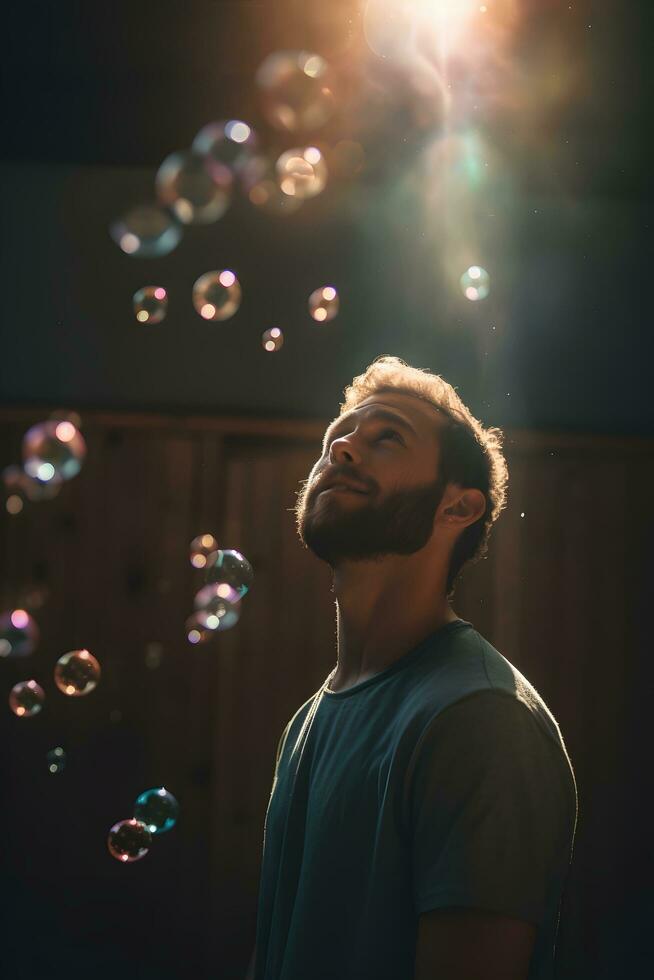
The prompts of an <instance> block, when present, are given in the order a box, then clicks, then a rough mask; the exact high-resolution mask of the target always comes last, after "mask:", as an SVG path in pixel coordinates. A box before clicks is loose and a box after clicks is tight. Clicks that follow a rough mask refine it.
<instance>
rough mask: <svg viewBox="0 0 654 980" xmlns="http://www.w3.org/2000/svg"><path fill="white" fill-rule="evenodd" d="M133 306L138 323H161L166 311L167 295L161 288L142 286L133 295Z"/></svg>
mask: <svg viewBox="0 0 654 980" xmlns="http://www.w3.org/2000/svg"><path fill="white" fill-rule="evenodd" d="M133 304H134V316H135V317H136V319H137V320H138V322H139V323H150V324H155V323H161V321H162V320H163V319H164V318H165V316H166V311H167V310H168V293H167V292H166V290H165V289H164V287H163V286H142V287H141V289H137V290H136V292H135V293H134V298H133Z"/></svg>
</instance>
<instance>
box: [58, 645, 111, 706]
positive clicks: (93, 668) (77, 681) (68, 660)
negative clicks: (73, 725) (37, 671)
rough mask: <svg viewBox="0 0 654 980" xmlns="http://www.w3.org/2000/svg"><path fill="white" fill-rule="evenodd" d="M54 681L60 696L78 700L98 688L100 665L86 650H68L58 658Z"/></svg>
mask: <svg viewBox="0 0 654 980" xmlns="http://www.w3.org/2000/svg"><path fill="white" fill-rule="evenodd" d="M54 679H55V684H56V685H57V687H58V688H59V690H60V691H61V693H62V694H67V695H69V697H73V698H79V697H82V696H83V695H84V694H90V693H91V691H93V690H94V689H95V688H96V687H97V686H98V681H99V680H100V664H99V663H98V661H97V660H96V659H95V657H94V656H93V654H92V653H89V651H88V650H70V651H69V652H68V653H64V655H63V656H62V657H59V660H58V661H57V664H56V666H55V670H54Z"/></svg>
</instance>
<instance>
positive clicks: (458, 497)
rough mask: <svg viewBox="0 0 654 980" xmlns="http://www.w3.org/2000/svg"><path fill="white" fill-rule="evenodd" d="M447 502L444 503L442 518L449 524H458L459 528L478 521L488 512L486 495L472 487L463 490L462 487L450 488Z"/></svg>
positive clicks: (461, 528)
mask: <svg viewBox="0 0 654 980" xmlns="http://www.w3.org/2000/svg"><path fill="white" fill-rule="evenodd" d="M448 491H449V492H448V495H447V497H446V502H445V503H444V504H443V505H442V507H441V511H442V520H443V521H444V522H445V523H446V524H448V525H452V526H454V525H456V526H457V527H458V529H459V530H463V528H465V527H468V526H469V525H470V524H474V523H475V521H478V520H479V518H480V517H482V516H483V515H484V514H485V512H486V497H485V496H484V494H483V493H482V492H481V490H477V489H476V487H471V488H469V489H466V490H462V489H461V488H460V487H456V486H452V488H451V490H450V488H448Z"/></svg>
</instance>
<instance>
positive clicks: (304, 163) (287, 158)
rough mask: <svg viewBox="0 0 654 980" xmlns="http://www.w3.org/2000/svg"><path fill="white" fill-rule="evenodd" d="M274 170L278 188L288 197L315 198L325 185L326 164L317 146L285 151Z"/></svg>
mask: <svg viewBox="0 0 654 980" xmlns="http://www.w3.org/2000/svg"><path fill="white" fill-rule="evenodd" d="M276 170H277V180H278V181H279V186H280V187H281V189H282V191H283V192H284V194H288V196H289V197H299V198H302V199H303V200H304V199H306V198H308V197H315V196H316V194H320V192H321V191H322V190H323V189H324V187H325V184H326V183H327V164H326V163H325V159H324V157H323V155H322V153H321V152H320V150H319V149H318V147H317V146H305V147H295V148H294V149H292V150H286V152H285V153H282V155H281V156H280V158H279V159H278V161H277V164H276Z"/></svg>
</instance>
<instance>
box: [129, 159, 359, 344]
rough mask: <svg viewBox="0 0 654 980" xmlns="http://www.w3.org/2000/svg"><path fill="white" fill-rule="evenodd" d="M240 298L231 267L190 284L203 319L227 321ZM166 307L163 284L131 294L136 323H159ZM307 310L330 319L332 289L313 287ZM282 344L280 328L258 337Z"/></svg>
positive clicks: (334, 300)
mask: <svg viewBox="0 0 654 980" xmlns="http://www.w3.org/2000/svg"><path fill="white" fill-rule="evenodd" d="M289 179H290V178H289ZM241 297H242V292H241V284H240V283H239V281H238V279H237V278H236V275H235V273H234V272H232V270H231V269H214V270H212V271H210V272H205V273H203V274H202V275H201V276H199V277H198V278H197V279H196V281H195V283H194V284H193V291H192V300H193V306H194V308H195V311H196V312H197V313H198V315H199V316H200V317H202V319H203V320H213V321H214V322H216V321H223V320H229V319H230V317H233V316H234V314H235V313H236V312H237V310H238V309H239V307H240V305H241ZM167 308H168V293H167V291H166V289H165V288H164V287H163V286H143V287H142V288H141V289H139V290H138V291H137V292H136V293H135V294H134V313H135V315H136V319H137V320H138V321H139V323H149V324H157V323H161V321H162V320H163V319H164V318H165V316H166V311H167ZM308 309H309V314H310V316H311V317H313V319H314V320H316V322H318V323H324V322H326V321H328V320H333V319H334V317H335V316H336V314H337V313H338V310H339V297H338V292H337V290H336V288H335V287H334V286H320V287H319V288H318V289H314V291H313V292H312V293H311V295H310V296H309V300H308ZM283 343H284V335H283V332H282V330H281V328H280V327H270V328H269V329H268V330H265V331H264V332H263V334H262V336H261V345H262V347H263V349H264V350H265V351H270V352H274V351H278V350H280V349H281V347H282V345H283Z"/></svg>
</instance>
